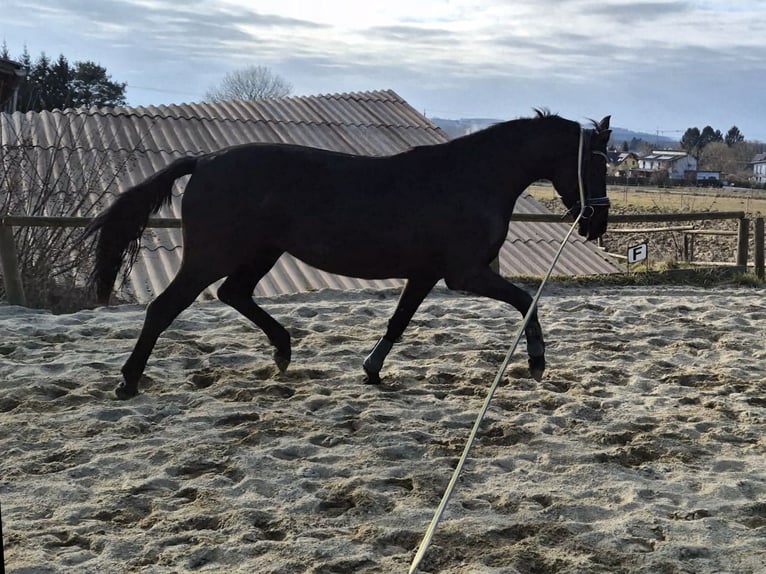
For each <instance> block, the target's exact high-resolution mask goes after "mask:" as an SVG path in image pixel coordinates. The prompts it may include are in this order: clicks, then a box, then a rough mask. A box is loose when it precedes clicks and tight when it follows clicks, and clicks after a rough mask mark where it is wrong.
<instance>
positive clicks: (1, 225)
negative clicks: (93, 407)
mask: <svg viewBox="0 0 766 574" xmlns="http://www.w3.org/2000/svg"><path fill="white" fill-rule="evenodd" d="M721 219H733V220H736V221H737V222H738V223H737V231H736V232H735V231H731V232H722V231H717V232H715V233H725V234H736V236H737V258H736V265H737V266H741V267H747V264H748V244H749V239H750V236H749V234H750V220H749V219H748V218H747V217H745V212H744V211H713V212H692V213H642V214H631V215H620V214H614V215H610V216H609V222H610V223H661V222H664V223H667V222H671V223H678V222H686V221H709V220H721ZM90 221H91V218H90V217H41V216H36V217H27V216H15V215H6V216H2V217H0V272H2V276H3V281H4V283H5V295H6V300H7V302H8V303H10V304H11V305H25V304H26V297H25V296H24V285H23V283H22V280H21V274H20V273H19V266H18V256H17V254H16V246H15V243H14V240H13V228H14V227H22V226H26V227H85V226H86V225H88V223H90ZM511 221H527V222H541V223H560V222H561V221H562V218H561V216H558V215H554V214H547V213H529V214H527V213H520V214H514V215H513V217H511ZM148 227H156V228H160V227H161V228H180V227H181V220H180V219H175V218H150V219H149V225H148ZM668 229H669V228H661V229H660V228H648V229H641V230H631V231H634V232H641V233H651V232H656V231H667V230H668ZM619 231H620V230H619V229H618V228H615V229H610V233H614V232H618V233H619ZM682 231H683V232H684V233H687V234H692V235H693V234H694V233H695V232H696V233H711V232H713V231H706V230H694V229H689V228H688V226H684V228H683V230H682ZM763 234H764V224H763V217H758V218H756V220H755V237H754V238H755V249H754V254H753V266H754V269H755V273H756V275H757V276H758V278H759V279H761V280H762V279H764V236H763Z"/></svg>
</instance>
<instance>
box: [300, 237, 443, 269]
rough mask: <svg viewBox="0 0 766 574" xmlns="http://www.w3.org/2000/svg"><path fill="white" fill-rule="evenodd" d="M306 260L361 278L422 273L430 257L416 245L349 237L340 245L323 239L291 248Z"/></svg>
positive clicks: (312, 264)
mask: <svg viewBox="0 0 766 574" xmlns="http://www.w3.org/2000/svg"><path fill="white" fill-rule="evenodd" d="M288 253H290V254H291V255H293V256H294V257H297V258H298V259H300V260H301V261H303V262H304V263H307V264H308V265H311V266H312V267H316V268H317V269H321V270H322V271H327V272H328V273H335V274H337V275H346V276H348V277H358V278H360V279H391V278H407V277H412V276H413V275H417V274H420V273H423V272H424V271H425V270H426V269H428V268H430V267H431V265H432V263H433V261H430V262H429V261H427V260H426V258H425V257H424V255H423V254H422V253H421V252H420V250H419V249H418V248H417V247H405V246H402V245H399V246H391V245H383V244H370V243H364V242H359V241H356V242H355V241H353V240H349V241H347V242H344V244H343V245H342V246H340V245H328V244H326V243H324V242H322V243H314V244H312V245H310V246H304V247H300V248H294V249H288Z"/></svg>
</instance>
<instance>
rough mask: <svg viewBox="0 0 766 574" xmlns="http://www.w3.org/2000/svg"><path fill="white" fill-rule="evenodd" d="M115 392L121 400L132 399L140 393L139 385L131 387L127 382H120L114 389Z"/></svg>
mask: <svg viewBox="0 0 766 574" xmlns="http://www.w3.org/2000/svg"><path fill="white" fill-rule="evenodd" d="M114 394H115V395H117V398H118V399H120V400H121V401H124V400H127V399H132V398H133V397H135V396H136V395H137V394H138V386H134V387H129V386H127V385H126V384H125V383H120V386H119V387H117V388H116V389H114Z"/></svg>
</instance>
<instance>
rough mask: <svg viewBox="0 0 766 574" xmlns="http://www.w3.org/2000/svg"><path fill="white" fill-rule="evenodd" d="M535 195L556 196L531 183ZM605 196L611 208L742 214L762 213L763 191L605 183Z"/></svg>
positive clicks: (764, 210)
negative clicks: (671, 187) (606, 185)
mask: <svg viewBox="0 0 766 574" xmlns="http://www.w3.org/2000/svg"><path fill="white" fill-rule="evenodd" d="M528 191H529V193H530V195H532V197H534V198H536V199H541V200H546V199H553V198H555V197H556V192H555V191H554V189H553V187H552V186H550V185H533V186H531V187H530V188H529V189H528ZM607 194H608V195H609V199H610V200H611V201H612V206H613V207H614V210H615V212H620V211H621V210H622V209H624V208H629V209H630V208H632V209H633V210H641V211H644V210H645V211H647V212H657V211H661V212H664V211H668V212H678V211H681V212H691V211H703V212H704V211H744V212H745V214H746V217H751V218H752V217H758V216H763V215H764V214H766V192H765V191H763V190H741V191H740V190H702V189H659V188H656V189H652V188H643V187H642V188H635V187H627V186H621V185H615V186H609V188H608V190H607Z"/></svg>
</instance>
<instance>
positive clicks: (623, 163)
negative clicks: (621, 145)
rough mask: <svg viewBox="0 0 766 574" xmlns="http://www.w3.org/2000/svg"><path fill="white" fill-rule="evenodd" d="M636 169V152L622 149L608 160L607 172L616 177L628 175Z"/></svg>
mask: <svg viewBox="0 0 766 574" xmlns="http://www.w3.org/2000/svg"><path fill="white" fill-rule="evenodd" d="M636 169H638V154H636V153H634V152H632V151H623V152H620V153H618V154H617V155H616V157H615V158H614V159H613V160H612V161H610V162H609V174H610V175H614V176H617V177H630V176H631V175H632V174H633V171H634V170H636Z"/></svg>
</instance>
